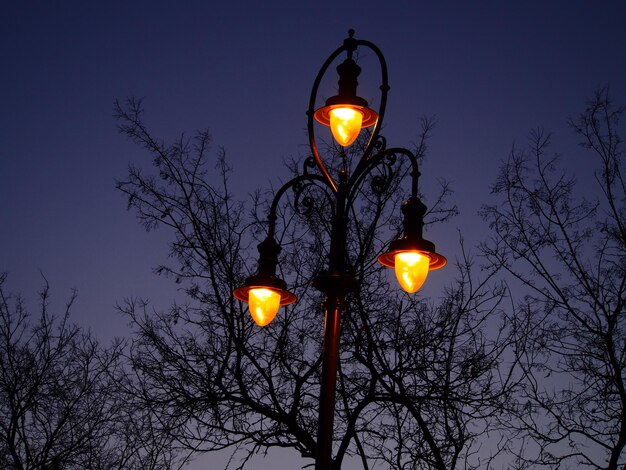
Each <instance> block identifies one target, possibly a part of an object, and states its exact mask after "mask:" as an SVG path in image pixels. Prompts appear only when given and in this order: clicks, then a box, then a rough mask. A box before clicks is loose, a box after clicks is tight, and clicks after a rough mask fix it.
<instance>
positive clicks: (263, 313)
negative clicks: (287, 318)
mask: <svg viewBox="0 0 626 470" xmlns="http://www.w3.org/2000/svg"><path fill="white" fill-rule="evenodd" d="M248 308H249V309H250V315H252V319H253V320H254V322H255V323H256V324H257V325H259V326H265V325H267V324H269V323H270V322H271V321H272V320H273V319H274V317H275V316H276V313H278V309H279V308H280V294H278V293H277V292H274V291H273V290H270V289H264V288H257V289H250V292H249V293H248Z"/></svg>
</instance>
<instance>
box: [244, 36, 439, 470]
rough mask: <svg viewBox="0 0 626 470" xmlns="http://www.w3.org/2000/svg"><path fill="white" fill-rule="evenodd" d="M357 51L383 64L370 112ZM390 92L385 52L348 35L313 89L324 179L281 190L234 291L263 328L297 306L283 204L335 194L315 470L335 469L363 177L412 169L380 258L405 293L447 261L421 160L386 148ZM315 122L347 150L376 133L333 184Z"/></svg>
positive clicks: (297, 181) (312, 118)
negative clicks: (285, 257) (394, 232)
mask: <svg viewBox="0 0 626 470" xmlns="http://www.w3.org/2000/svg"><path fill="white" fill-rule="evenodd" d="M358 47H364V48H367V49H370V50H371V51H373V52H374V53H375V55H376V57H377V58H378V61H379V63H380V69H381V85H380V91H381V97H380V103H379V106H378V110H377V111H374V110H373V109H371V108H370V107H369V104H368V102H367V101H366V100H365V99H363V98H361V97H360V96H358V94H357V85H358V81H357V77H358V75H359V74H360V72H361V68H360V67H359V66H358V65H357V64H356V62H355V61H354V59H353V54H354V52H355V51H356V50H357V48H358ZM344 52H345V53H346V54H347V58H346V59H345V60H344V61H343V62H342V63H341V64H340V65H339V66H338V67H337V72H338V74H339V90H338V93H337V95H335V96H332V97H331V98H329V99H327V100H326V103H325V105H324V106H322V107H320V108H318V109H316V107H315V106H316V100H317V92H318V88H319V85H320V83H321V80H322V78H323V76H324V75H325V73H326V71H327V70H328V68H329V67H330V65H331V64H332V63H333V62H334V61H335V60H336V59H337V57H338V56H339V55H340V54H342V53H344ZM388 91H389V84H388V81H387V64H386V62H385V59H384V57H383V55H382V53H381V51H380V50H379V49H378V47H377V46H375V45H374V44H372V43H371V42H369V41H364V40H358V39H355V38H354V31H353V30H350V31H349V37H348V38H347V39H345V41H344V42H343V45H342V46H341V47H339V48H338V49H337V50H336V51H335V52H333V53H332V54H331V55H330V56H329V57H328V59H327V60H326V62H324V64H323V65H322V68H321V69H320V71H319V72H318V75H317V77H316V79H315V82H314V84H313V89H312V90H311V98H310V101H309V108H308V111H307V116H308V124H307V128H308V134H309V145H310V147H311V152H312V156H313V161H314V164H313V165H312V167H313V168H317V170H318V172H315V173H313V172H311V171H309V169H308V168H309V167H308V166H305V171H304V172H303V174H301V175H298V176H296V177H294V178H292V179H291V180H290V181H288V182H287V183H285V184H284V185H283V186H282V187H281V188H280V189H279V190H278V192H277V193H276V195H275V197H274V200H273V202H272V205H271V207H270V211H269V216H268V222H269V224H268V235H267V238H266V239H265V240H264V241H263V242H262V243H260V244H259V246H258V250H259V264H258V271H257V273H256V274H255V275H254V276H251V277H249V278H247V279H246V280H245V282H244V285H243V286H242V287H239V288H237V289H235V291H234V292H233V295H234V296H235V297H236V298H237V299H239V300H241V301H243V302H248V306H249V310H250V314H251V315H252V317H253V319H254V321H255V322H256V323H257V324H259V325H260V326H265V325H267V324H268V323H269V322H270V321H271V320H272V319H273V318H274V316H275V315H276V312H277V311H278V309H279V308H280V306H282V305H288V304H291V303H293V302H295V301H296V296H295V295H294V294H293V293H291V292H289V291H288V290H287V284H286V282H285V281H284V280H283V279H281V278H279V277H278V276H277V274H276V268H277V264H278V254H279V252H280V246H279V245H278V243H277V242H276V240H275V238H274V235H275V225H276V213H277V207H278V202H279V201H280V199H281V197H282V196H283V195H284V194H285V192H287V191H288V190H289V189H292V190H294V191H298V190H300V189H301V187H302V185H304V184H316V185H318V186H320V187H321V188H323V189H324V190H325V191H326V192H327V193H328V194H329V195H330V197H329V200H330V201H332V208H331V211H330V214H329V218H330V222H331V234H330V249H329V255H328V269H327V270H325V271H323V272H321V273H319V274H318V275H317V276H316V277H315V278H314V280H313V286H314V287H315V288H316V289H317V290H319V291H320V292H322V293H323V294H324V296H325V301H324V314H325V321H324V343H323V349H322V355H323V357H322V379H321V388H320V405H319V422H318V434H317V455H316V461H315V462H316V463H315V468H316V470H331V468H332V442H333V420H334V411H335V386H336V380H337V366H338V361H339V337H340V327H341V324H340V320H341V313H342V311H343V310H344V307H345V299H346V295H347V294H348V293H349V292H353V291H355V290H356V289H357V283H356V279H355V277H354V274H353V273H352V272H351V271H350V269H349V266H348V263H346V257H347V249H346V239H347V226H348V211H349V209H350V207H353V204H354V202H355V198H356V195H357V194H358V190H359V188H360V187H361V186H362V185H363V183H364V180H365V177H366V176H368V175H371V173H372V171H373V170H374V169H375V168H377V167H379V166H380V165H383V164H386V161H389V160H392V161H395V159H396V158H397V157H405V158H407V159H408V160H409V163H410V165H411V173H410V175H411V183H412V184H411V196H410V197H409V198H408V199H407V200H406V201H405V202H404V204H403V205H402V208H401V209H402V214H403V233H402V235H401V236H400V237H398V238H397V239H395V240H393V241H392V242H391V243H390V244H389V248H388V250H387V251H386V252H385V253H383V254H381V255H380V256H379V257H378V262H379V263H380V264H382V265H383V266H386V267H389V268H393V269H394V270H395V272H396V277H397V279H398V282H399V283H400V285H401V287H402V288H403V289H404V290H405V291H407V292H409V293H413V292H416V291H417V290H418V289H419V288H420V287H421V285H422V284H423V283H424V281H425V280H426V277H427V275H428V272H429V271H431V270H434V269H439V268H441V267H443V266H444V265H445V264H446V258H445V257H443V256H442V255H440V254H438V253H436V251H435V245H434V244H433V243H432V242H430V241H428V240H425V239H424V237H423V235H422V230H423V225H424V222H423V218H424V215H425V213H426V206H425V205H424V204H423V203H422V202H421V201H420V199H419V196H418V179H419V176H420V173H419V169H418V165H417V158H416V156H415V155H414V154H413V153H412V152H410V151H409V150H407V149H404V148H399V147H395V148H387V147H386V144H385V139H384V138H383V137H381V136H380V135H379V132H380V129H381V126H382V121H383V117H384V113H385V106H386V103H387V93H388ZM316 121H317V122H318V123H320V124H322V125H325V126H329V127H330V130H331V133H332V136H333V137H334V139H335V141H336V142H337V143H338V144H339V145H340V146H342V147H344V148H345V147H348V146H350V145H351V144H352V143H353V142H354V141H355V140H356V139H357V137H358V136H359V134H360V132H361V130H362V129H363V128H366V127H370V126H374V128H373V130H372V132H371V136H370V138H369V141H368V143H367V146H366V147H365V150H364V151H363V153H362V155H361V157H360V159H359V161H358V162H357V164H356V166H355V168H352V169H350V168H347V166H348V165H347V164H346V165H344V167H343V169H342V170H340V171H338V172H337V175H336V177H335V178H334V177H333V176H332V175H331V172H330V171H329V170H328V168H327V166H326V165H324V162H323V161H322V158H321V156H320V153H319V151H318V147H317V144H316V138H315V122H316Z"/></svg>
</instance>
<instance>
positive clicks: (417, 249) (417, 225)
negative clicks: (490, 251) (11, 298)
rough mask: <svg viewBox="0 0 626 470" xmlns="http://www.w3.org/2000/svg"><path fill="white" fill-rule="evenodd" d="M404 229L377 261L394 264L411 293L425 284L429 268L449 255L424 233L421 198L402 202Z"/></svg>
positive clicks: (443, 262)
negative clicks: (438, 249) (445, 255)
mask: <svg viewBox="0 0 626 470" xmlns="http://www.w3.org/2000/svg"><path fill="white" fill-rule="evenodd" d="M402 213H403V215H404V220H403V228H404V233H403V234H402V236H401V237H399V238H397V239H395V240H394V241H392V242H391V243H390V244H389V249H388V250H387V252H385V253H383V254H382V255H380V256H379V257H378V262H379V263H380V264H382V265H383V266H386V267H388V268H394V270H395V272H396V278H397V279H398V283H399V284H400V286H401V287H402V289H404V290H405V291H406V292H408V293H410V294H412V293H414V292H417V290H418V289H419V288H420V287H422V285H423V284H424V281H426V277H427V276H428V272H429V271H431V270H434V269H439V268H442V267H444V266H445V265H446V262H447V261H446V258H445V257H444V256H442V255H440V254H438V253H436V252H435V244H434V243H433V242H430V241H428V240H425V239H424V238H423V236H422V230H423V228H424V214H425V213H426V206H425V205H424V204H422V202H421V201H420V200H419V199H418V198H411V199H409V200H408V201H406V202H405V203H404V204H402Z"/></svg>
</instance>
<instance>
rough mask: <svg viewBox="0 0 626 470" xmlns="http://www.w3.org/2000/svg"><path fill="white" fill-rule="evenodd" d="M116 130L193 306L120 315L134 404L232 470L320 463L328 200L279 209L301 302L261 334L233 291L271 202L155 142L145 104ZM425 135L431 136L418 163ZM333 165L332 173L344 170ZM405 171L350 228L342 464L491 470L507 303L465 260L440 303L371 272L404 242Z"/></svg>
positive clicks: (506, 389)
mask: <svg viewBox="0 0 626 470" xmlns="http://www.w3.org/2000/svg"><path fill="white" fill-rule="evenodd" d="M116 116H117V119H118V120H119V125H120V130H121V132H122V133H124V134H126V135H127V136H128V137H129V138H130V139H131V140H132V141H134V142H135V143H137V144H139V145H140V146H141V147H143V148H144V149H145V150H147V153H148V154H149V155H151V157H152V163H153V171H146V170H145V169H142V168H141V166H139V167H137V166H132V165H131V167H130V169H129V175H128V178H127V179H126V180H125V181H120V182H118V184H117V187H118V188H119V189H120V190H121V191H122V192H123V193H125V194H126V195H127V197H128V204H129V208H131V209H133V210H135V211H136V212H137V215H138V218H139V220H140V222H141V223H142V224H143V225H144V227H145V228H146V229H148V230H151V229H154V228H157V227H161V226H164V227H167V228H169V229H170V230H171V233H172V236H173V241H172V243H171V244H170V254H171V257H172V259H173V261H172V262H171V263H170V264H169V265H164V266H159V267H157V268H156V270H157V272H158V273H161V274H164V275H167V276H170V277H172V279H173V280H174V281H175V282H178V283H180V284H181V286H182V287H183V288H184V291H185V292H186V294H187V297H188V301H187V302H185V303H183V304H178V305H174V306H173V307H172V308H171V309H170V310H169V311H166V312H154V311H151V309H150V308H149V306H148V305H147V304H146V303H144V302H142V301H139V300H131V301H128V302H126V303H125V304H124V305H122V306H121V307H120V308H121V310H122V311H123V312H124V313H125V314H126V315H128V317H129V318H130V319H131V323H132V324H133V326H134V342H133V348H132V352H131V359H132V362H133V368H134V370H136V371H137V374H138V377H139V380H140V382H141V387H140V390H139V393H138V395H139V396H140V397H141V398H142V399H144V400H145V402H146V406H149V407H150V409H151V410H152V411H153V412H154V413H155V414H156V415H157V416H159V417H160V419H161V420H163V422H164V423H167V424H166V425H163V426H162V427H161V431H162V433H163V434H164V435H168V436H170V437H171V438H172V439H176V440H177V442H179V443H180V444H181V445H182V446H183V447H186V448H187V449H190V450H194V451H216V450H221V449H226V448H228V449H231V451H232V455H233V457H232V458H231V462H230V464H229V467H236V468H244V467H245V465H246V463H247V462H248V460H249V458H250V457H251V456H253V455H254V454H255V453H264V452H266V451H267V450H268V449H269V448H271V447H283V448H292V449H295V450H296V451H297V452H299V453H300V454H301V455H302V456H303V457H304V458H305V459H311V458H313V456H314V455H315V454H316V438H315V436H316V425H317V414H318V395H319V388H320V362H321V355H320V351H321V341H322V338H323V334H322V329H323V311H322V308H321V302H322V297H321V295H320V294H319V293H318V292H317V291H315V290H314V289H312V288H311V279H312V278H313V277H314V275H315V273H317V272H319V270H320V269H322V268H323V267H324V263H325V259H326V254H327V249H328V248H327V247H328V240H329V227H328V225H329V221H328V218H327V216H326V215H325V212H324V211H325V210H326V208H325V205H324V204H325V199H324V196H323V194H320V193H318V192H316V191H317V189H316V187H315V186H314V185H310V186H305V187H301V188H298V191H297V192H296V193H295V194H293V195H292V196H291V199H289V203H288V204H286V205H285V206H284V207H283V208H281V209H280V210H279V214H278V216H279V223H278V224H277V227H279V230H280V233H277V239H278V242H279V243H280V245H281V247H282V252H281V255H280V267H279V268H280V270H281V276H282V277H283V278H284V279H287V280H288V282H289V286H290V290H292V291H293V292H295V294H296V295H297V296H298V299H299V300H298V302H297V303H296V304H294V305H292V306H288V307H286V308H284V309H283V310H282V311H281V312H280V313H279V315H278V316H277V318H276V319H275V320H274V321H273V322H272V323H271V324H270V325H269V326H268V327H265V328H259V327H257V326H256V325H254V324H253V323H252V321H251V319H250V316H249V315H248V313H247V311H246V309H245V306H244V305H242V304H241V303H240V302H238V301H236V300H235V299H234V298H233V296H232V292H233V290H234V289H235V288H236V287H239V286H240V285H241V284H242V282H243V280H244V279H245V277H247V276H249V275H250V273H251V272H253V269H252V268H253V266H252V265H251V264H250V263H248V262H247V256H252V249H253V248H254V246H253V245H255V244H256V243H257V242H258V241H259V240H261V239H263V238H264V229H265V226H264V224H263V219H264V218H265V215H266V210H267V204H268V203H267V201H268V200H269V199H270V198H271V196H272V195H271V194H269V195H268V194H263V193H257V194H256V195H255V197H254V198H253V204H252V205H251V206H248V205H246V204H245V203H243V202H240V201H237V200H236V199H235V198H234V197H233V195H232V192H231V187H230V185H231V182H230V180H229V177H230V175H231V169H230V168H229V166H228V164H227V161H226V157H225V153H224V151H223V150H220V151H219V152H218V155H217V158H215V160H214V161H213V162H211V151H210V146H211V139H210V136H209V134H208V132H198V133H196V134H195V135H194V136H192V137H185V136H181V137H180V139H178V140H177V141H176V142H174V143H173V144H166V143H165V142H163V141H161V140H159V139H156V138H155V137H153V136H152V135H151V134H150V132H149V131H148V129H147V127H146V126H145V124H144V122H143V120H142V107H141V103H140V102H138V101H135V100H129V101H128V102H127V103H125V104H123V105H122V104H119V103H117V104H116ZM431 127H432V122H431V121H429V120H423V121H422V134H421V139H420V143H419V145H418V147H417V149H416V151H415V153H416V155H417V157H418V158H420V159H421V158H422V157H423V156H424V153H425V151H426V141H427V138H428V135H429V132H430V130H431ZM357 145H358V144H357ZM381 145H384V142H382V141H381ZM338 158H339V157H338V156H337V159H336V160H334V161H333V162H330V163H329V165H330V166H331V167H332V166H333V165H339V164H341V163H340V161H339V160H338ZM346 158H348V159H349V158H350V154H348V155H347V156H346ZM305 165H306V162H305ZM213 170H214V171H213ZM292 170H293V171H294V172H297V167H296V165H295V164H294V165H292ZM406 171H407V168H406V167H405V166H403V164H402V162H390V164H389V165H386V166H384V168H382V169H381V174H380V175H376V177H374V178H373V180H372V185H371V186H367V187H365V188H364V189H363V190H362V193H361V195H360V196H361V199H360V201H361V202H360V203H359V204H360V205H358V206H357V207H354V208H353V212H352V213H351V214H350V217H349V219H350V220H349V224H350V227H349V230H348V232H349V234H350V239H349V240H348V251H349V263H350V266H351V268H352V270H353V272H354V274H355V277H356V278H357V280H358V284H359V288H358V290H357V292H356V293H355V294H354V295H352V296H350V297H349V299H348V306H347V310H346V314H345V315H344V318H343V322H344V323H343V327H342V338H341V349H340V370H339V377H338V384H337V411H336V418H335V433H334V458H333V465H334V468H336V469H339V468H340V467H341V463H342V462H343V460H344V458H345V457H347V456H352V457H355V458H357V459H360V461H361V463H362V465H363V467H364V468H373V466H374V465H375V464H376V462H379V463H382V464H383V465H384V466H385V467H388V468H398V469H400V468H402V469H409V468H413V469H422V468H436V469H442V470H443V469H453V468H485V467H486V466H487V465H488V460H489V459H490V458H491V457H492V456H493V454H495V453H496V452H497V451H494V452H492V453H485V452H482V451H481V450H480V449H479V446H478V443H477V438H478V437H480V436H481V435H483V434H484V433H487V432H490V431H492V430H493V431H494V432H495V426H496V425H497V419H496V414H497V413H498V410H500V409H501V407H502V406H503V403H505V402H506V401H507V399H508V396H509V393H510V391H511V388H512V381H511V380H510V376H509V375H507V374H508V373H509V372H510V371H509V368H510V367H509V366H506V367H505V365H504V364H503V358H504V355H505V353H506V351H507V348H508V347H509V339H510V335H509V331H508V329H507V327H506V325H505V324H504V323H503V322H502V321H501V312H500V304H501V302H502V300H503V298H504V296H505V294H506V291H505V288H504V286H503V285H500V284H498V283H496V282H492V281H493V279H492V276H493V274H494V273H493V272H489V273H487V275H486V276H485V278H484V279H482V280H478V279H477V278H476V277H475V276H474V274H473V271H472V267H473V261H472V258H471V256H469V255H466V256H464V257H463V258H462V259H461V260H460V261H459V263H458V280H457V281H456V282H455V283H452V284H451V285H450V287H449V288H447V289H446V290H445V292H444V293H443V295H442V300H441V302H439V303H437V304H433V303H431V302H429V301H427V300H426V299H423V298H421V297H419V296H413V297H411V296H408V295H405V294H400V293H399V292H398V289H397V288H396V287H393V286H390V283H389V282H388V279H387V275H386V274H385V273H383V270H382V269H381V268H380V267H379V266H378V265H377V264H376V263H375V262H374V260H375V259H376V257H377V255H378V254H380V252H381V251H382V250H383V248H384V244H383V242H382V241H381V240H387V239H389V238H390V235H391V232H390V228H393V229H399V220H398V216H399V210H398V209H399V204H400V202H401V200H402V198H403V197H405V194H406V193H404V192H403V191H402V188H401V186H400V183H401V180H402V178H401V176H402V175H403V174H404V172H406ZM449 194H450V190H449V188H448V186H447V184H445V183H443V184H442V188H441V193H440V194H439V197H438V198H436V199H435V200H436V203H435V204H433V207H432V208H431V211H430V213H429V217H430V222H434V221H442V220H446V219H447V218H448V217H450V216H451V215H452V214H453V213H454V212H455V209H454V208H453V207H446V205H445V200H446V197H447V196H449ZM307 463H310V461H307V460H305V461H304V463H303V465H307Z"/></svg>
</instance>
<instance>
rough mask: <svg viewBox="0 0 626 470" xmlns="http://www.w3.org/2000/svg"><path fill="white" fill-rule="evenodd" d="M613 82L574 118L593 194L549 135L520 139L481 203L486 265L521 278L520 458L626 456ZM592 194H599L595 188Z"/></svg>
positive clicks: (623, 273) (618, 459) (609, 459)
mask: <svg viewBox="0 0 626 470" xmlns="http://www.w3.org/2000/svg"><path fill="white" fill-rule="evenodd" d="M621 115H622V109H621V108H617V107H616V106H614V104H613V103H612V102H611V99H610V96H609V91H608V89H606V88H604V89H601V90H600V91H598V92H597V93H596V94H595V96H594V98H593V99H592V100H591V101H590V102H589V103H588V106H587V108H586V110H585V111H584V112H583V113H582V114H581V115H580V116H578V118H576V119H572V120H570V125H571V127H572V129H573V130H574V131H575V133H576V134H577V135H578V136H579V137H580V138H581V139H582V142H581V145H582V148H583V149H584V150H585V158H589V159H591V158H594V159H595V160H596V161H597V170H596V172H595V183H596V184H597V191H596V192H595V193H594V192H593V191H590V190H589V189H588V186H583V185H582V184H579V183H578V182H577V181H576V180H575V179H574V178H573V177H572V176H569V175H567V173H565V172H564V171H562V170H561V169H560V164H561V159H559V158H558V157H556V156H552V155H550V154H549V145H550V135H549V134H547V133H545V132H543V131H542V130H537V131H534V132H533V133H532V135H531V137H530V141H529V147H528V149H525V150H520V149H514V150H513V152H512V153H511V156H510V158H509V159H508V161H507V162H506V164H505V165H504V166H503V168H502V171H501V173H500V177H499V178H498V181H497V183H496V185H495V186H494V188H493V192H494V193H495V194H496V195H497V197H498V203H497V204H495V205H492V206H487V207H485V208H484V211H483V214H484V217H485V218H486V220H488V221H489V223H490V224H491V228H492V237H491V239H490V241H489V242H488V243H486V244H485V245H484V247H483V250H484V253H485V254H486V256H487V258H488V260H489V262H490V263H491V266H496V267H498V268H504V269H505V270H506V271H508V273H509V274H511V275H512V277H513V278H514V279H515V280H516V281H517V282H518V283H519V284H520V285H521V288H523V289H524V290H523V292H524V296H523V300H522V301H521V302H519V304H518V305H517V306H516V309H515V313H514V316H513V318H512V320H511V321H512V322H514V323H515V328H514V330H515V331H516V333H517V335H518V339H517V342H518V353H519V356H520V358H521V364H522V366H523V372H524V379H525V380H524V387H523V389H522V391H521V394H520V395H519V396H518V399H517V406H516V407H514V408H512V409H511V410H510V411H511V414H510V415H507V419H510V421H508V423H507V424H508V425H510V426H511V429H512V431H513V439H514V440H515V441H516V443H515V445H514V446H513V447H514V448H515V450H516V451H517V452H518V454H519V463H520V466H521V467H523V468H539V467H540V466H544V467H546V468H565V467H567V468H574V467H575V468H605V469H618V468H624V465H626V456H625V455H624V446H625V445H626V383H625V381H626V374H625V366H626V313H625V311H624V302H625V301H626V297H625V295H626V218H625V216H626V206H625V202H626V186H625V182H624V177H623V175H622V171H623V165H624V162H623V160H622V159H623V150H622V149H621V147H620V144H621V139H620V135H619V120H620V117H621ZM595 194H597V195H598V198H597V199H595V198H594V196H595Z"/></svg>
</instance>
